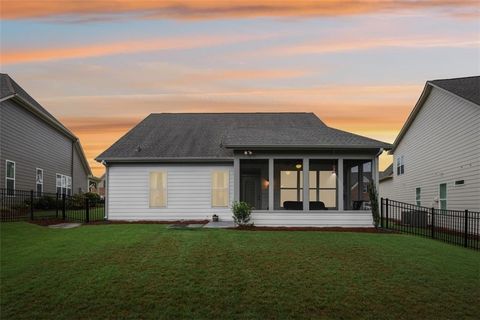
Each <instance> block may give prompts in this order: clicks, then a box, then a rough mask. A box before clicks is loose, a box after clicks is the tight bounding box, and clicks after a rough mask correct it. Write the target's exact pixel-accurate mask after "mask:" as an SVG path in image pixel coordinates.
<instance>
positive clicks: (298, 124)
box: [97, 113, 391, 227]
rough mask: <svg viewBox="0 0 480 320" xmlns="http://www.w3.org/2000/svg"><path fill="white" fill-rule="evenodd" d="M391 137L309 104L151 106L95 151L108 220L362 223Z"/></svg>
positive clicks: (367, 224)
mask: <svg viewBox="0 0 480 320" xmlns="http://www.w3.org/2000/svg"><path fill="white" fill-rule="evenodd" d="M389 148H391V145H389V144H387V143H384V142H381V141H376V140H373V139H369V138H365V137H361V136H358V135H354V134H350V133H348V132H344V131H340V130H336V129H333V128H330V127H328V126H326V125H325V124H324V123H323V122H322V121H321V120H320V119H318V118H317V117H316V116H315V115H314V114H311V113H267V114H263V113H231V114H230V113H226V114H152V115H150V116H149V117H147V118H146V119H145V120H143V121H142V122H141V123H139V124H138V125H137V126H136V127H135V128H134V129H132V130H131V131H130V132H129V133H128V134H126V135H125V136H124V137H122V138H121V139H120V140H119V141H117V142H116V143H115V144H114V145H113V146H111V147H110V148H109V149H108V150H106V151H105V152H104V153H102V154H101V155H100V156H98V157H97V161H101V162H102V163H104V164H105V165H106V167H107V172H106V177H105V180H106V193H105V196H106V201H107V202H106V203H107V205H106V208H107V209H106V210H107V213H106V214H107V218H108V219H109V220H157V221H159V220H160V221H179V220H210V219H212V216H213V215H217V216H218V217H219V219H220V220H224V221H227V220H233V218H232V213H231V204H232V202H233V201H244V202H247V203H248V204H250V205H251V206H252V207H253V208H254V210H253V213H252V218H253V222H254V223H255V225H257V226H302V227H305V226H315V227H371V226H372V224H373V221H372V214H371V210H370V200H369V197H368V188H369V187H370V184H371V183H376V184H378V156H379V154H380V153H381V152H382V151H383V150H384V149H389Z"/></svg>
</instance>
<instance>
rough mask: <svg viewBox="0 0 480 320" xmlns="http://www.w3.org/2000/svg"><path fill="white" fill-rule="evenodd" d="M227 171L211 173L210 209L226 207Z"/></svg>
mask: <svg viewBox="0 0 480 320" xmlns="http://www.w3.org/2000/svg"><path fill="white" fill-rule="evenodd" d="M228 182H229V172H228V171H213V172H212V207H228V191H229V188H228Z"/></svg>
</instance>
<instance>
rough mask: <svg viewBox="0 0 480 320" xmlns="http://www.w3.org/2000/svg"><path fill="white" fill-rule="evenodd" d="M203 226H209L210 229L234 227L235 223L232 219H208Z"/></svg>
mask: <svg viewBox="0 0 480 320" xmlns="http://www.w3.org/2000/svg"><path fill="white" fill-rule="evenodd" d="M203 227H204V228H210V229H225V228H235V223H234V222H233V221H218V222H213V221H210V222H209V223H207V224H206V225H204V226H203Z"/></svg>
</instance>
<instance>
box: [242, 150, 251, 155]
mask: <svg viewBox="0 0 480 320" xmlns="http://www.w3.org/2000/svg"><path fill="white" fill-rule="evenodd" d="M243 154H244V155H246V156H251V155H252V154H253V152H252V151H247V150H245V151H243Z"/></svg>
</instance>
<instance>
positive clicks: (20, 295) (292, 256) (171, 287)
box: [0, 222, 480, 319]
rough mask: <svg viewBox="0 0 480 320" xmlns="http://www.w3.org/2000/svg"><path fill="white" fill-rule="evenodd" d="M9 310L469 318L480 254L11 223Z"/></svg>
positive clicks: (370, 243)
mask: <svg viewBox="0 0 480 320" xmlns="http://www.w3.org/2000/svg"><path fill="white" fill-rule="evenodd" d="M0 228H1V230H0V231H1V261H0V267H1V292H0V298H1V302H0V307H1V309H0V310H1V318H2V319H32V318H40V319H52V318H54V319H86V318H89V319H92V318H95V319H119V318H155V319H158V318H195V319H207V318H208V319H211V318H222V319H225V318H283V319H285V318H327V319H328V318H331V319H333V318H335V319H417V318H424V319H468V318H472V319H474V318H476V317H477V316H478V314H480V301H479V297H480V278H479V272H480V254H479V253H478V252H475V251H473V250H468V249H464V248H461V247H455V246H451V245H448V244H444V243H441V242H438V241H434V240H429V239H423V238H420V237H413V236H408V235H399V234H368V233H336V232H288V231H287V232H268V231H234V230H204V229H201V230H174V229H167V228H166V227H165V226H162V225H155V224H151V225H138V224H132V225H95V226H82V227H80V228H77V229H69V230H61V229H48V228H45V227H41V226H37V225H32V224H28V223H23V222H19V223H4V224H1V226H0Z"/></svg>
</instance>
